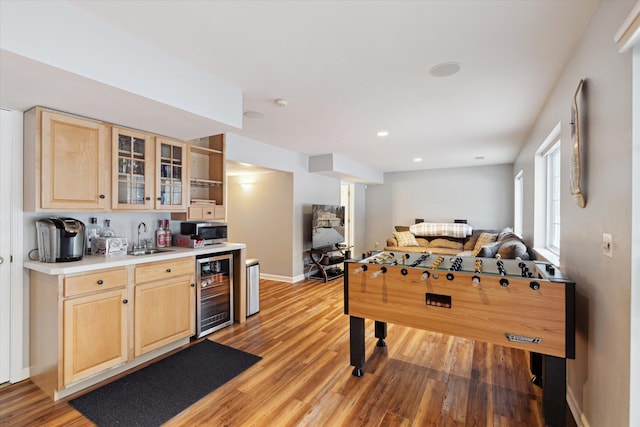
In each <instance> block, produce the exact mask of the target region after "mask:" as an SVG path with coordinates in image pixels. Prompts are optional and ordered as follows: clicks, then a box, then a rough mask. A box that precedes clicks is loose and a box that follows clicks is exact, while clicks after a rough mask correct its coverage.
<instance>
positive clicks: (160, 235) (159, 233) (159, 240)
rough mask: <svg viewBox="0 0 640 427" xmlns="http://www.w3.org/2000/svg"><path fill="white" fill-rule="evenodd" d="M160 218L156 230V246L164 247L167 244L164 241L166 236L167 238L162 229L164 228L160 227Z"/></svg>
mask: <svg viewBox="0 0 640 427" xmlns="http://www.w3.org/2000/svg"><path fill="white" fill-rule="evenodd" d="M162 222H163V221H162V220H161V219H159V220H158V229H157V230H156V247H157V248H164V247H165V246H166V245H167V242H166V238H167V232H166V231H164V228H163V227H162Z"/></svg>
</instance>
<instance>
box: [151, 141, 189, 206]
mask: <svg viewBox="0 0 640 427" xmlns="http://www.w3.org/2000/svg"><path fill="white" fill-rule="evenodd" d="M186 159H187V144H186V143H185V142H182V141H175V140H171V139H166V138H159V137H157V138H156V209H164V210H172V211H176V210H183V209H186V208H187V196H186V194H187V187H186V185H187V181H186V177H187V170H186V167H187V161H186Z"/></svg>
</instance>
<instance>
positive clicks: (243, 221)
mask: <svg viewBox="0 0 640 427" xmlns="http://www.w3.org/2000/svg"><path fill="white" fill-rule="evenodd" d="M227 223H228V225H229V240H230V241H234V242H242V243H245V244H246V245H247V259H250V258H258V259H259V260H260V274H261V275H263V276H269V277H270V278H272V279H276V280H278V279H279V280H290V279H291V278H292V277H293V265H292V258H293V227H292V224H293V174H292V173H289V172H271V173H266V174H260V175H248V176H233V177H229V178H228V179H227Z"/></svg>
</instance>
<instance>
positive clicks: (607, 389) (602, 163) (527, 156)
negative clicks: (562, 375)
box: [514, 1, 638, 426]
mask: <svg viewBox="0 0 640 427" xmlns="http://www.w3.org/2000/svg"><path fill="white" fill-rule="evenodd" d="M633 4H634V2H633V1H615V2H610V1H604V2H600V4H599V6H598V8H597V10H596V11H595V13H594V15H593V17H592V20H591V22H590V23H589V25H588V28H587V30H586V33H585V35H584V36H583V38H582V40H581V41H580V43H579V45H578V46H577V49H576V51H575V53H574V55H573V56H572V57H571V58H570V60H569V62H568V64H567V66H566V68H565V70H564V72H563V73H562V75H561V76H560V78H559V80H558V83H557V84H556V87H555V88H554V90H553V91H552V93H551V94H550V96H549V99H548V102H547V104H546V105H545V107H544V108H543V110H542V111H541V114H540V115H539V118H538V120H537V122H536V124H535V126H534V128H533V129H532V132H531V134H530V136H529V137H528V139H527V142H526V144H525V146H524V148H523V150H522V151H521V153H520V154H519V156H518V158H517V161H516V162H515V165H514V173H515V171H518V170H519V169H523V170H524V184H525V209H524V210H525V218H524V234H525V237H529V238H531V236H532V235H533V211H534V200H533V194H534V188H533V182H534V173H533V171H534V152H535V150H536V149H537V148H538V146H539V145H540V144H541V143H542V142H543V141H544V139H545V137H546V136H547V135H548V133H549V132H550V131H551V129H553V127H554V126H555V124H556V123H558V121H561V135H560V137H561V141H562V146H561V150H562V152H561V156H562V166H561V167H562V182H563V183H565V185H563V186H562V188H561V206H560V209H561V227H562V229H561V238H560V245H561V249H560V251H561V252H560V264H561V269H562V270H563V272H565V273H566V274H567V275H568V276H569V277H571V278H572V279H573V280H574V281H575V282H576V291H577V315H576V321H577V331H576V359H575V360H569V362H568V367H567V376H568V387H569V389H568V400H569V404H570V406H571V407H572V410H573V411H574V414H575V413H576V412H577V415H578V418H580V419H581V421H582V423H583V424H586V425H591V426H626V425H629V405H630V402H629V364H630V360H629V340H630V339H629V334H630V327H629V324H630V315H629V310H630V308H629V301H630V283H631V278H630V271H631V264H630V263H631V261H630V249H631V245H630V240H631V238H630V227H631V212H632V211H631V197H630V194H631V187H632V185H631V184H632V179H631V157H632V156H631V54H630V53H629V54H619V53H618V50H617V46H616V44H615V43H614V41H613V36H614V34H615V32H616V30H617V29H618V27H619V26H620V25H621V23H622V21H623V20H624V18H625V17H626V16H627V14H628V13H629V11H630V10H631V8H632V6H633ZM581 78H585V79H586V86H585V89H584V90H585V96H586V115H587V121H586V122H585V124H586V131H585V132H584V133H583V135H582V136H583V137H584V148H585V157H586V162H585V164H584V170H585V176H586V184H587V185H586V198H587V205H586V208H584V209H580V208H579V207H578V206H577V205H576V204H575V203H574V201H573V199H572V197H571V195H570V190H569V170H570V167H569V165H570V160H571V149H572V147H571V136H570V127H569V119H570V108H571V102H572V98H573V95H574V92H575V89H576V86H577V84H578V81H579V80H580V79H581ZM603 232H606V233H612V234H613V254H614V256H613V258H607V257H604V256H603V255H602V250H601V246H600V242H601V240H602V233H603ZM634 363H638V361H635V362H634ZM636 404H637V403H636Z"/></svg>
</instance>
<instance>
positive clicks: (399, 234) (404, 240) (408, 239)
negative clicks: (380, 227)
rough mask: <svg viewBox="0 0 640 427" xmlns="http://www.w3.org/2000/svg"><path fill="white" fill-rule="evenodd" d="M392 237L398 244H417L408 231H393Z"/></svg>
mask: <svg viewBox="0 0 640 427" xmlns="http://www.w3.org/2000/svg"><path fill="white" fill-rule="evenodd" d="M393 237H395V238H396V240H397V241H398V246H400V247H402V246H419V245H418V242H417V241H416V237H415V236H414V235H413V234H412V233H411V232H410V231H394V232H393Z"/></svg>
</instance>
